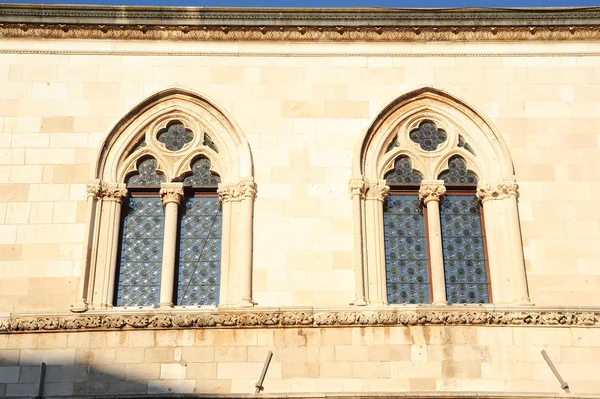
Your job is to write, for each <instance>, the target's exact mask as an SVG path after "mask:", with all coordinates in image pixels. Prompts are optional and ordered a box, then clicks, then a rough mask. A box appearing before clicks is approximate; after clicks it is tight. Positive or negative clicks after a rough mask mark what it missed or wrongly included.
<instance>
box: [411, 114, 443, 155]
mask: <svg viewBox="0 0 600 399" xmlns="http://www.w3.org/2000/svg"><path fill="white" fill-rule="evenodd" d="M409 137H410V139H411V140H412V141H414V142H415V143H417V144H419V145H420V146H421V148H422V149H423V150H425V151H435V150H436V149H437V147H438V145H440V144H441V143H443V142H444V141H446V138H447V135H446V132H445V131H443V130H442V129H438V128H437V126H436V125H435V123H433V122H431V121H423V122H421V124H420V125H419V127H418V128H417V129H414V130H413V131H411V132H410V135H409Z"/></svg>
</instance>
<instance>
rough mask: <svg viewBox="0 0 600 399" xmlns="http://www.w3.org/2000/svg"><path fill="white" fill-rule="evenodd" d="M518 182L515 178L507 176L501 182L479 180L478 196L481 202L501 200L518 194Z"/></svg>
mask: <svg viewBox="0 0 600 399" xmlns="http://www.w3.org/2000/svg"><path fill="white" fill-rule="evenodd" d="M517 188H518V186H517V183H516V182H515V179H514V178H506V179H503V180H501V181H499V182H493V183H489V182H479V184H478V185H477V198H479V199H480V200H481V202H485V201H490V200H501V199H504V198H508V197H510V196H511V195H514V196H516V195H517Z"/></svg>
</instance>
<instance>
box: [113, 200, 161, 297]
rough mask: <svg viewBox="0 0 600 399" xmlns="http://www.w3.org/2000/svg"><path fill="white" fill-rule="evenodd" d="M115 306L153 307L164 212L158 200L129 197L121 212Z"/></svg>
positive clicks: (158, 278)
mask: <svg viewBox="0 0 600 399" xmlns="http://www.w3.org/2000/svg"><path fill="white" fill-rule="evenodd" d="M124 212H125V218H124V220H123V230H122V235H121V252H120V257H119V280H118V281H117V306H153V305H154V306H156V305H158V300H159V292H160V268H161V264H162V246H163V235H164V213H163V206H162V201H161V200H160V198H135V197H133V198H129V201H128V202H127V205H126V207H125V209H124Z"/></svg>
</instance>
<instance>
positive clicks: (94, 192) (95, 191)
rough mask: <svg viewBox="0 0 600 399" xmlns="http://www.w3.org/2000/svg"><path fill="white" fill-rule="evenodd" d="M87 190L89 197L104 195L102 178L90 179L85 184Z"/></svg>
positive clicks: (96, 197)
mask: <svg viewBox="0 0 600 399" xmlns="http://www.w3.org/2000/svg"><path fill="white" fill-rule="evenodd" d="M85 192H86V197H87V198H94V199H98V198H100V197H101V196H102V182H101V181H100V179H94V180H90V181H88V182H87V184H86V185H85Z"/></svg>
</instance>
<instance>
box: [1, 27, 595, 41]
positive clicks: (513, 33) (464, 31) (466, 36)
mask: <svg viewBox="0 0 600 399" xmlns="http://www.w3.org/2000/svg"><path fill="white" fill-rule="evenodd" d="M0 37H5V38H31V39H112V40H177V41H190V40H196V41H206V40H210V41H225V40H233V41H281V40H285V41H302V42H306V41H368V42H431V41H443V42H447V41H450V42H452V41H457V42H465V41H539V40H544V41H547V40H555V41H563V40H578V41H580V40H599V39H600V27H598V26H535V27H534V26H530V27H526V26H518V27H514V26H505V27H491V26H481V27H464V26H463V27H459V26H455V27H451V26H440V27H427V26H414V27H383V26H382V27H377V26H368V27H361V26H357V27H350V26H345V27H341V26H340V27H332V26H329V27H311V26H307V27H302V26H287V27H282V26H167V25H135V26H131V25H129V26H128V25H93V24H90V25H84V24H79V25H75V24H56V25H54V24H36V23H22V24H3V25H2V26H0Z"/></svg>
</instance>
